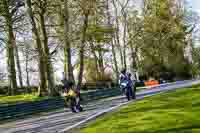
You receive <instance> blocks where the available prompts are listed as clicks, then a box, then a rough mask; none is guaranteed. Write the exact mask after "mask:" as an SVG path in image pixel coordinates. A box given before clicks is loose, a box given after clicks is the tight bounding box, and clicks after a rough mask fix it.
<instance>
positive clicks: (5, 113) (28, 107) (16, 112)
mask: <svg viewBox="0 0 200 133" xmlns="http://www.w3.org/2000/svg"><path fill="white" fill-rule="evenodd" d="M120 94H121V92H120V89H117V88H112V89H100V90H96V91H89V92H86V93H82V95H81V97H82V99H83V101H82V102H83V104H84V103H87V102H89V101H92V100H98V99H102V98H108V97H112V96H118V95H120ZM63 107H64V100H63V98H61V97H57V98H52V99H47V100H43V101H39V102H38V101H36V102H29V103H19V104H15V105H0V121H3V120H8V119H16V118H21V117H24V116H28V115H32V114H36V113H42V112H47V111H51V110H55V109H59V108H63Z"/></svg>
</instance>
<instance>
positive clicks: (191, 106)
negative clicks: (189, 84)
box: [76, 86, 200, 133]
mask: <svg viewBox="0 0 200 133" xmlns="http://www.w3.org/2000/svg"><path fill="white" fill-rule="evenodd" d="M76 132H81V133H200V87H199V86H198V87H197V86H195V87H193V88H190V89H183V90H177V91H175V92H173V93H167V94H160V95H157V96H153V97H151V98H146V99H145V100H141V101H138V102H136V103H133V104H130V105H128V106H125V107H122V108H121V109H119V110H118V111H115V112H113V113H110V114H107V115H105V116H104V117H102V118H99V119H97V120H96V122H92V123H90V124H88V125H87V126H86V127H85V128H82V129H80V130H79V131H78V130H77V131H76Z"/></svg>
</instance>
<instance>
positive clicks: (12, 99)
mask: <svg viewBox="0 0 200 133" xmlns="http://www.w3.org/2000/svg"><path fill="white" fill-rule="evenodd" d="M47 98H48V97H39V96H38V95H36V94H22V95H16V96H0V104H1V105H5V104H7V105H10V104H16V103H24V102H34V101H41V100H45V99H47Z"/></svg>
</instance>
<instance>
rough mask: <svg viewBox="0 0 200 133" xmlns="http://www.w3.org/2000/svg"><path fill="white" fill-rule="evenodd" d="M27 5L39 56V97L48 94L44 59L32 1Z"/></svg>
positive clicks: (28, 0)
mask: <svg viewBox="0 0 200 133" xmlns="http://www.w3.org/2000/svg"><path fill="white" fill-rule="evenodd" d="M26 3H27V8H28V13H29V17H30V22H31V25H32V32H33V34H34V36H35V40H36V45H37V50H38V54H39V70H40V89H39V96H45V95H46V94H47V93H48V92H47V86H46V85H47V84H46V75H45V73H46V70H45V62H46V61H45V59H44V58H43V57H45V56H44V55H45V54H44V51H43V48H42V42H41V40H40V36H39V31H38V29H37V26H36V21H35V18H34V13H33V9H32V0H26Z"/></svg>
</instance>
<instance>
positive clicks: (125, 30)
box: [123, 13, 127, 69]
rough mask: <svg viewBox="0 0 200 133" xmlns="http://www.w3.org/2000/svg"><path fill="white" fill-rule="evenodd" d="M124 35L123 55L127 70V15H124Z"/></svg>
mask: <svg viewBox="0 0 200 133" xmlns="http://www.w3.org/2000/svg"><path fill="white" fill-rule="evenodd" d="M123 16H124V33H123V34H124V35H123V43H124V44H123V55H124V68H125V69H127V63H126V45H127V43H126V33H127V22H126V17H127V16H126V13H124V15H123Z"/></svg>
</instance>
